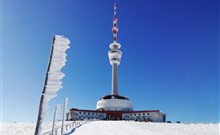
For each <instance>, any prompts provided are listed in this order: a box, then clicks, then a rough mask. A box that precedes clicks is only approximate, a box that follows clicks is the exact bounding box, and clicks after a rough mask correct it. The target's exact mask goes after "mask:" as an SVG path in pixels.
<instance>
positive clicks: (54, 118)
mask: <svg viewBox="0 0 220 135" xmlns="http://www.w3.org/2000/svg"><path fill="white" fill-rule="evenodd" d="M57 109H58V105H56V107H55V112H54V116H53V125H52V135H53V134H54V125H55V121H56V115H57Z"/></svg>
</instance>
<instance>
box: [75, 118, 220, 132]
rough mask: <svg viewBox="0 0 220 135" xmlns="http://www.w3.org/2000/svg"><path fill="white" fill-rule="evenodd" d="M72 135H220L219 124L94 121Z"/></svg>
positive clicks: (77, 129)
mask: <svg viewBox="0 0 220 135" xmlns="http://www.w3.org/2000/svg"><path fill="white" fill-rule="evenodd" d="M72 135H219V124H175V123H172V124H169V123H144V122H133V121H130V122H127V121H94V122H90V123H87V124H85V125H83V126H80V127H78V128H76V129H75V130H74V132H73V133H72Z"/></svg>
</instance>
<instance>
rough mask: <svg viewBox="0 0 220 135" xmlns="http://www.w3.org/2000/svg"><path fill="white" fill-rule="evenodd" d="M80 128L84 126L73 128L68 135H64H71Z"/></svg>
mask: <svg viewBox="0 0 220 135" xmlns="http://www.w3.org/2000/svg"><path fill="white" fill-rule="evenodd" d="M80 126H82V125H79V126H77V127H75V128H73V129H72V130H71V131H70V132H69V133H66V134H63V135H71V134H72V133H74V132H75V130H76V129H77V128H79V127H80Z"/></svg>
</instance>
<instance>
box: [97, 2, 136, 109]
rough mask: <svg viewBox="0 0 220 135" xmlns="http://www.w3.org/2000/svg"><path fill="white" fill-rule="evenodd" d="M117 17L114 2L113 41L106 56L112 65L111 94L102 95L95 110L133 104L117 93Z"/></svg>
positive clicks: (118, 61)
mask: <svg viewBox="0 0 220 135" xmlns="http://www.w3.org/2000/svg"><path fill="white" fill-rule="evenodd" d="M117 21H118V19H117V17H116V4H114V17H113V27H112V32H113V42H112V43H111V44H110V45H109V47H110V51H109V52H108V57H109V61H110V64H111V65H112V90H111V95H107V96H103V97H102V98H101V99H100V100H99V101H98V102H97V105H96V109H97V110H105V111H108V110H109V111H113V110H114V111H131V110H133V105H132V103H131V102H130V101H129V98H127V97H124V96H120V95H118V65H119V64H120V62H121V57H122V51H120V50H119V49H120V48H121V44H120V43H118V42H117V32H118V30H119V29H118V25H117Z"/></svg>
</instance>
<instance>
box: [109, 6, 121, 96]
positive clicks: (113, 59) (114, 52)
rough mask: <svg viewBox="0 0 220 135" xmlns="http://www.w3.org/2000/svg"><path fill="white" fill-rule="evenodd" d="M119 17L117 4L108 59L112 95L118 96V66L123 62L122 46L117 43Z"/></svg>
mask: <svg viewBox="0 0 220 135" xmlns="http://www.w3.org/2000/svg"><path fill="white" fill-rule="evenodd" d="M117 21H118V19H117V17H116V4H114V17H113V27H112V32H113V43H111V44H110V45H109V47H110V49H111V50H110V51H109V52H108V57H109V61H110V64H111V65H112V93H111V94H112V95H118V65H119V64H120V61H121V56H122V52H121V51H120V50H119V48H120V47H121V45H120V44H119V43H118V42H117V32H118V30H119V29H118V26H117Z"/></svg>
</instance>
